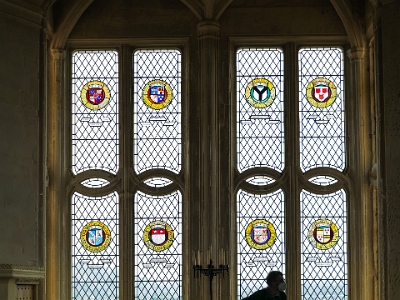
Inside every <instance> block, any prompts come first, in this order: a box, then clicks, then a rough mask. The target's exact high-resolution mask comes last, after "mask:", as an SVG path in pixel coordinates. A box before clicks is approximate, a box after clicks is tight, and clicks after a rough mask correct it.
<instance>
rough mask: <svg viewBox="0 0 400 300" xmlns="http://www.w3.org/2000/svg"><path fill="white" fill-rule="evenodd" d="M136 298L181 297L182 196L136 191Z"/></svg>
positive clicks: (166, 298) (176, 298)
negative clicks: (155, 194) (157, 195)
mask: <svg viewBox="0 0 400 300" xmlns="http://www.w3.org/2000/svg"><path fill="white" fill-rule="evenodd" d="M134 220H135V222H134V227H135V299H165V300H180V299H182V196H181V194H180V193H179V192H175V193H173V194H170V195H165V196H159V197H156V196H150V195H146V194H144V193H142V192H138V193H136V196H135V202H134Z"/></svg>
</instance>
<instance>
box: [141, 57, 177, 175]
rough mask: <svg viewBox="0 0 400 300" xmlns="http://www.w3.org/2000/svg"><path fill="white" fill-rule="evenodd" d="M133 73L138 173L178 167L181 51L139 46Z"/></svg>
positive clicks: (173, 170)
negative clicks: (140, 48) (141, 47)
mask: <svg viewBox="0 0 400 300" xmlns="http://www.w3.org/2000/svg"><path fill="white" fill-rule="evenodd" d="M133 64H134V65H133V74H134V82H133V86H134V111H135V114H134V165H135V170H136V172H137V173H141V172H143V171H146V170H149V169H152V168H162V169H167V170H170V171H172V172H174V173H179V171H180V170H181V160H182V158H181V152H182V146H181V144H182V141H181V135H182V134H181V53H180V51H178V50H138V51H136V52H135V53H134V58H133Z"/></svg>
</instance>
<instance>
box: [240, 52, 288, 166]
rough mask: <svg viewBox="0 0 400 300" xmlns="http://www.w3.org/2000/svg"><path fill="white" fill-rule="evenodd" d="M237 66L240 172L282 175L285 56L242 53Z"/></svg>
mask: <svg viewBox="0 0 400 300" xmlns="http://www.w3.org/2000/svg"><path fill="white" fill-rule="evenodd" d="M236 65H237V76H236V79H237V82H236V84H237V168H238V170H239V172H243V171H245V170H247V169H250V168H254V167H269V168H272V169H274V170H277V171H282V170H283V168H284V166H285V160H284V158H285V155H284V154H285V153H284V127H283V52H282V50H281V49H267V48H266V49H239V50H238V51H237V53H236Z"/></svg>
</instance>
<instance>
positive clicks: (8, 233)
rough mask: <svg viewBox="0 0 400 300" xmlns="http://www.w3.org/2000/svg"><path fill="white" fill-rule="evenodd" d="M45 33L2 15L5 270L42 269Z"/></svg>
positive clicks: (0, 172) (0, 193)
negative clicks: (41, 76)
mask: <svg viewBox="0 0 400 300" xmlns="http://www.w3.org/2000/svg"><path fill="white" fill-rule="evenodd" d="M39 50H40V29H39V27H35V26H32V25H29V24H27V23H23V22H20V21H17V20H15V19H13V18H11V17H7V16H6V15H4V14H1V13H0V91H1V92H0V103H1V109H0V137H1V142H0V166H1V167H0V182H1V185H0V228H1V229H2V230H1V232H2V233H1V242H0V264H13V265H28V266H40V265H43V264H42V262H41V253H42V251H43V250H42V249H39V247H40V242H39V238H40V237H41V236H43V235H42V233H41V232H39V228H41V226H40V224H39V222H41V218H40V214H41V211H40V198H39V197H40V196H39V182H40V180H41V179H40V166H39V163H40V161H39V160H40V155H41V153H40V132H39V114H40V109H39V107H40V106H39V93H40V91H39V68H40V66H39V62H40V59H39V58H40V57H39V56H40V55H39V53H40V51H39Z"/></svg>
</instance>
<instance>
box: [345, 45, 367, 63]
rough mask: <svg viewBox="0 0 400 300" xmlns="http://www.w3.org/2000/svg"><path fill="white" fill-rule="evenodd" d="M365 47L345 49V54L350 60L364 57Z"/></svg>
mask: <svg viewBox="0 0 400 300" xmlns="http://www.w3.org/2000/svg"><path fill="white" fill-rule="evenodd" d="M364 55H365V47H353V48H351V49H349V50H348V51H347V56H348V57H349V58H350V60H351V61H352V62H355V61H360V60H362V59H364Z"/></svg>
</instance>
